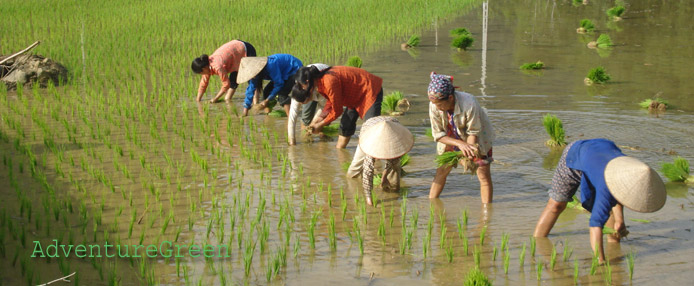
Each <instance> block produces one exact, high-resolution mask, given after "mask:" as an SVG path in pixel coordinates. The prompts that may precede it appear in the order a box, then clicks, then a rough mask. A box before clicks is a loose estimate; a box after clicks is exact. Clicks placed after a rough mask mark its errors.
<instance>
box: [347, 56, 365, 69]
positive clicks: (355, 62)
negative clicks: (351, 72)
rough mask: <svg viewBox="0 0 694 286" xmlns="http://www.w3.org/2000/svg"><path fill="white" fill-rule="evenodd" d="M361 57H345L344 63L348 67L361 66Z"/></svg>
mask: <svg viewBox="0 0 694 286" xmlns="http://www.w3.org/2000/svg"><path fill="white" fill-rule="evenodd" d="M361 64H362V61H361V58H360V57H359V56H353V57H350V58H349V59H347V63H345V65H346V66H348V67H355V68H361Z"/></svg>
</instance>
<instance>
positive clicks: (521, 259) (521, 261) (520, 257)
mask: <svg viewBox="0 0 694 286" xmlns="http://www.w3.org/2000/svg"><path fill="white" fill-rule="evenodd" d="M518 263H519V265H520V268H523V264H525V242H523V247H522V248H521V252H520V254H519V255H518Z"/></svg>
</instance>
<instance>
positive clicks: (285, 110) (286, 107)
mask: <svg viewBox="0 0 694 286" xmlns="http://www.w3.org/2000/svg"><path fill="white" fill-rule="evenodd" d="M289 106H290V104H285V105H284V106H282V107H284V113H285V114H287V116H289Z"/></svg>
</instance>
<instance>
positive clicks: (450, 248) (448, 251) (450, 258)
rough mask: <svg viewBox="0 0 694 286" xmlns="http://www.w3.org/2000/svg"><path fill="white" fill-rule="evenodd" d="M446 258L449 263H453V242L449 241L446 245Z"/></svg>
mask: <svg viewBox="0 0 694 286" xmlns="http://www.w3.org/2000/svg"><path fill="white" fill-rule="evenodd" d="M446 258H447V259H448V263H453V242H452V241H449V242H448V246H447V247H446Z"/></svg>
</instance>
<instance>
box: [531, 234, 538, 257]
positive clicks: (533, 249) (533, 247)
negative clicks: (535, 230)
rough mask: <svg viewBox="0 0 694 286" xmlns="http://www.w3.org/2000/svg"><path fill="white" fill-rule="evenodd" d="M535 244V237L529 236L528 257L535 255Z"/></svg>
mask: <svg viewBox="0 0 694 286" xmlns="http://www.w3.org/2000/svg"><path fill="white" fill-rule="evenodd" d="M536 244H537V240H536V239H535V237H534V236H530V257H535V246H536Z"/></svg>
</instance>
